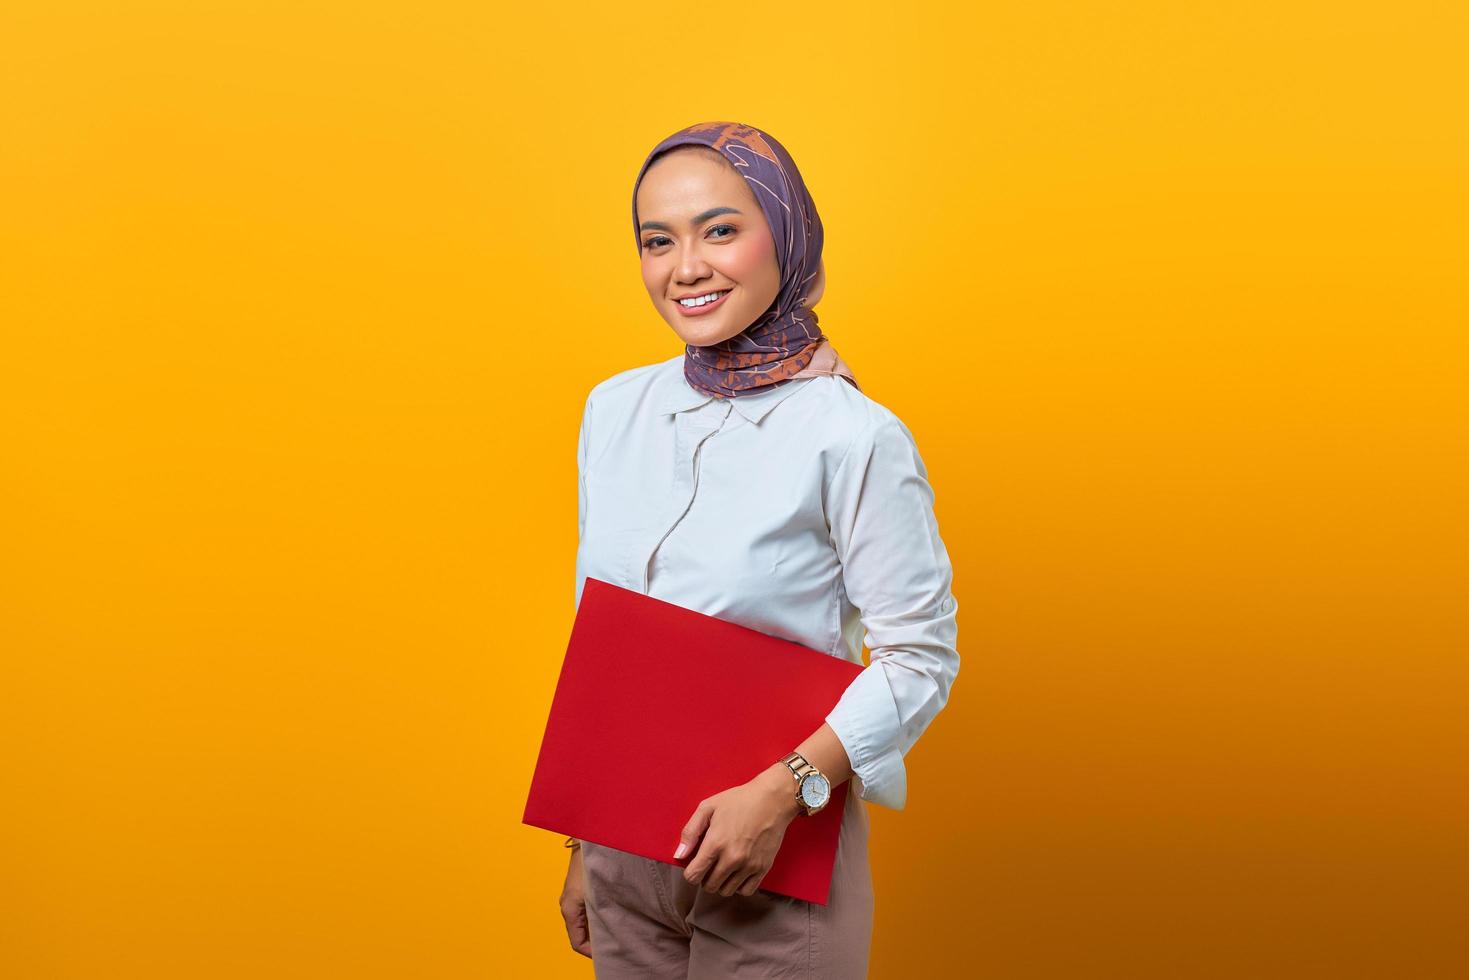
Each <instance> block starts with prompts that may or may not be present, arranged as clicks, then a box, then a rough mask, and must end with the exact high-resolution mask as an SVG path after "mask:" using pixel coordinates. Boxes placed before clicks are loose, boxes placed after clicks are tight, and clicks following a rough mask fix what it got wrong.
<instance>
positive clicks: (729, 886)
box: [719, 864, 755, 898]
mask: <svg viewBox="0 0 1469 980" xmlns="http://www.w3.org/2000/svg"><path fill="white" fill-rule="evenodd" d="M754 873H755V872H754V871H752V870H751V869H750V866H749V865H748V864H742V865H740V866H739V867H736V868H734V869H733V870H732V871H731V872H730V874H729V877H728V878H727V879H725V882H724V884H723V885H722V886H720V889H719V894H721V895H723V896H725V897H726V898H728V897H729V896H731V895H733V894H735V893H736V892H738V891H739V890H740V889H741V888H743V887H744V885H745V882H746V881H748V880H749V879H750V876H751V875H753V874H754Z"/></svg>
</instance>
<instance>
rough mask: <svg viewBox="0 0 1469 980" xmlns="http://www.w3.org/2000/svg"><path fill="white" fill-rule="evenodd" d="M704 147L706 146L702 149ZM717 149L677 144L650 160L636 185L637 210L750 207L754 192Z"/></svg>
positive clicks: (753, 200) (650, 211) (650, 213)
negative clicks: (698, 148)
mask: <svg viewBox="0 0 1469 980" xmlns="http://www.w3.org/2000/svg"><path fill="white" fill-rule="evenodd" d="M706 149H707V148H706ZM716 152H717V151H708V152H696V151H692V150H690V149H688V148H685V147H678V148H676V149H673V150H670V151H668V152H667V153H664V154H661V155H660V156H659V157H658V159H656V160H654V161H653V162H652V163H651V164H650V165H649V166H648V169H647V171H646V172H644V174H643V179H642V182H641V183H640V184H638V211H639V212H640V213H641V212H644V211H647V212H648V213H647V214H646V215H644V216H645V217H652V216H653V212H654V211H657V210H660V209H664V210H689V209H691V208H692V209H694V210H698V209H700V208H702V207H705V206H708V205H712V204H727V205H731V206H734V207H741V208H742V209H743V206H744V205H750V206H753V205H754V203H755V195H754V194H753V193H752V192H751V191H750V188H749V185H747V184H746V183H745V180H744V178H743V177H741V176H740V175H739V174H737V173H735V169H734V167H733V166H731V165H730V164H729V163H728V162H727V161H726V160H724V158H723V157H720V156H716V155H715V154H716Z"/></svg>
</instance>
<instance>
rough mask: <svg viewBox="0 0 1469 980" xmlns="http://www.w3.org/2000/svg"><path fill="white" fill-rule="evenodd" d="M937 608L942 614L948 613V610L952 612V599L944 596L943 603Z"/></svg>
mask: <svg viewBox="0 0 1469 980" xmlns="http://www.w3.org/2000/svg"><path fill="white" fill-rule="evenodd" d="M939 608H940V609H942V610H943V611H944V612H949V611H950V610H952V609H953V608H954V597H953V596H946V597H945V598H944V601H943V602H941V603H939Z"/></svg>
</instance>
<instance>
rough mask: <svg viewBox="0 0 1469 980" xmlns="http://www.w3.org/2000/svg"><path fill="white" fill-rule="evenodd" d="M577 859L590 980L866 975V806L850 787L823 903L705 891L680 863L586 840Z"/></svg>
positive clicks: (817, 979)
mask: <svg viewBox="0 0 1469 980" xmlns="http://www.w3.org/2000/svg"><path fill="white" fill-rule="evenodd" d="M796 819H797V820H800V819H801V818H800V817H797V818H796ZM582 866H583V868H584V869H585V870H586V882H587V893H586V902H587V928H588V930H589V932H590V935H591V943H592V965H593V970H594V973H595V975H596V977H597V980H675V978H677V980H733V978H738V980H744V978H746V977H749V978H751V980H757V978H762V980H763V978H772V980H773V978H782V980H785V978H789V980H797V978H799V980H863V978H865V977H866V976H867V955H868V951H869V949H870V948H871V944H872V912H873V898H872V873H871V870H870V868H869V867H868V864H867V810H866V804H864V803H863V802H862V801H861V800H859V799H858V798H857V794H856V793H855V792H853V791H852V787H851V786H850V785H849V786H848V787H847V801H846V806H845V809H844V810H843V813H842V830H841V836H840V837H839V840H838V844H837V857H836V866H835V868H834V869H833V872H832V882H831V896H830V899H829V902H828V904H827V905H817V904H815V903H814V902H805V901H802V900H801V899H798V898H790V897H788V896H785V895H775V894H772V893H770V892H766V891H756V892H755V894H754V895H750V896H745V895H738V894H736V895H730V896H728V897H725V896H723V895H714V894H710V893H709V892H706V891H704V889H703V888H701V887H699V886H696V885H690V884H689V883H688V882H687V881H685V880H684V877H683V870H684V869H683V868H682V867H680V866H679V865H676V864H665V863H664V862H662V861H653V860H650V859H649V858H645V857H640V856H639V855H636V854H629V853H627V852H626V851H619V850H616V849H615V848H611V847H603V846H601V845H598V844H593V843H590V842H584V843H583V844H582Z"/></svg>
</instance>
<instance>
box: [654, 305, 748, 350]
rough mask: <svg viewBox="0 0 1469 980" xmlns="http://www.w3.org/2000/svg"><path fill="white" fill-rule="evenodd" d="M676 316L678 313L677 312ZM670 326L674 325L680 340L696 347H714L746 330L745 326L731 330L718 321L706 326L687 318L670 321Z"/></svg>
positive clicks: (674, 330)
mask: <svg viewBox="0 0 1469 980" xmlns="http://www.w3.org/2000/svg"><path fill="white" fill-rule="evenodd" d="M674 316H678V314H677V313H675V314H674ZM752 322H753V321H752ZM669 326H671V327H673V332H674V333H676V334H678V337H679V339H680V340H682V341H683V342H684V343H686V344H692V345H693V346H695V347H713V346H714V345H715V344H718V343H720V342H722V341H725V340H728V339H730V338H731V337H735V336H738V335H739V333H740V331H742V330H744V327H741V328H740V329H739V330H731V329H729V328H727V327H721V326H720V325H719V324H717V323H710V324H709V325H708V326H705V325H704V324H703V323H693V322H691V321H690V320H687V319H680V320H679V321H678V322H677V323H670V324H669ZM745 326H749V324H746V325H745Z"/></svg>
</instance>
